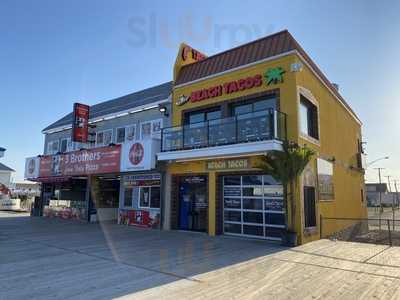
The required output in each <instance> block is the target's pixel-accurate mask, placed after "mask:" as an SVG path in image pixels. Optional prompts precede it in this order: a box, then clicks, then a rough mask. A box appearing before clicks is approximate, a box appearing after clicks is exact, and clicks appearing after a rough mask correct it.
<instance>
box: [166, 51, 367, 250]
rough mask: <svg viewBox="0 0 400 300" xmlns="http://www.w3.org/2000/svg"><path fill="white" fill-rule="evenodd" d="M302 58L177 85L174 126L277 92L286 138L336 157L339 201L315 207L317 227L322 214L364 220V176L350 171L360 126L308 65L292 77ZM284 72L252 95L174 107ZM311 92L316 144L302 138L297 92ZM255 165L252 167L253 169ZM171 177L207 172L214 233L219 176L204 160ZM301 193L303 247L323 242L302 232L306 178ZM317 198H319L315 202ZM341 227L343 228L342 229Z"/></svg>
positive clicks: (175, 167) (180, 166)
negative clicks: (195, 114)
mask: <svg viewBox="0 0 400 300" xmlns="http://www.w3.org/2000/svg"><path fill="white" fill-rule="evenodd" d="M298 61H299V57H297V56H296V55H295V54H291V55H288V56H284V57H281V58H279V59H275V60H273V61H266V62H262V63H258V64H256V65H253V66H250V67H247V68H244V69H240V70H236V71H233V72H228V73H226V74H223V75H221V76H216V77H213V78H209V79H207V80H202V81H199V82H195V83H192V84H189V85H184V86H180V87H179V86H178V87H175V88H174V90H173V95H172V98H173V100H172V101H173V113H172V124H173V126H178V125H181V124H182V122H183V120H182V116H183V114H182V112H183V111H184V110H189V109H194V108H201V107H203V106H209V105H211V104H213V103H218V102H220V101H226V100H229V99H236V98H238V97H242V96H247V95H252V94H256V93H259V92H264V91H268V90H274V89H279V93H280V111H282V112H284V113H286V114H287V129H288V132H287V134H288V139H289V140H292V141H296V142H298V143H299V144H307V145H308V146H309V147H311V148H313V149H315V150H316V151H317V153H318V154H317V157H318V156H319V157H323V158H325V159H326V158H332V157H335V159H336V162H335V163H334V175H333V180H334V188H335V199H333V201H330V202H323V201H319V202H317V205H316V209H317V223H318V226H319V215H320V214H322V215H323V216H326V217H365V216H366V203H365V201H364V202H361V196H360V194H361V192H360V189H361V188H364V179H363V178H364V177H363V174H362V173H361V172H360V171H357V170H354V169H351V168H350V166H355V165H356V153H357V138H360V139H361V126H360V124H359V123H357V122H356V120H355V119H354V117H352V116H351V115H350V114H349V112H348V111H346V109H345V108H344V107H343V106H342V105H341V104H340V103H339V102H338V100H337V99H335V97H334V96H333V95H332V93H331V92H330V91H329V90H328V89H327V88H326V87H325V86H324V85H323V84H322V82H321V81H320V80H319V79H318V78H317V77H316V76H315V75H314V74H313V73H312V72H311V70H310V69H308V67H307V66H304V67H303V69H302V70H301V71H300V72H291V71H290V65H291V64H292V63H294V62H298ZM275 67H282V68H283V69H284V70H285V71H286V73H285V74H284V82H283V83H278V84H271V85H266V84H265V81H264V82H263V84H262V85H261V86H259V87H255V88H252V89H249V90H244V91H239V92H236V93H233V94H225V93H223V94H222V96H219V97H215V98H210V99H206V100H203V101H199V102H194V103H192V102H187V103H185V104H183V105H181V106H178V105H177V104H176V102H177V100H178V98H179V97H180V96H181V95H186V96H189V95H190V94H191V92H192V91H195V90H200V89H203V88H209V87H211V86H214V85H219V84H221V83H224V82H229V81H232V80H237V79H240V78H245V77H248V76H254V75H256V74H264V73H265V71H266V70H267V69H269V68H275ZM298 87H302V88H304V89H306V90H308V91H309V92H310V93H311V94H312V95H313V96H314V98H315V99H316V101H317V102H318V106H319V116H320V120H319V127H320V141H319V144H318V145H316V144H314V143H311V142H310V141H309V140H306V139H303V138H302V137H301V136H300V134H299V116H298V111H299V88H298ZM253 165H254V164H253ZM310 168H311V169H312V170H313V172H314V175H315V176H317V174H316V169H317V166H316V157H315V158H314V159H313V161H312V162H311V164H310ZM168 170H169V172H170V173H171V174H191V173H192V174H193V173H204V174H205V173H208V175H209V186H208V187H209V194H208V196H209V224H208V225H209V234H212V235H213V234H215V205H216V203H215V201H216V174H215V172H208V171H207V170H206V168H205V162H204V161H197V162H181V163H171V164H169V166H168ZM298 183H299V184H298V190H297V192H296V200H297V212H296V216H297V218H296V219H297V226H296V227H297V232H298V237H299V241H300V243H305V242H308V241H311V240H314V239H318V238H319V229H318V228H316V229H315V230H314V231H308V230H307V231H306V230H305V229H304V222H303V220H302V216H303V204H302V201H303V199H302V197H303V196H302V186H301V183H302V179H299V181H298ZM317 199H318V197H317ZM327 226H328V227H329V226H331V227H332V228H327V227H326V228H325V229H329V230H334V229H337V227H338V225H337V224H334V225H332V224H328V225H327ZM339 226H340V225H339Z"/></svg>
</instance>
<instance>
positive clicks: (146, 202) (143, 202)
mask: <svg viewBox="0 0 400 300" xmlns="http://www.w3.org/2000/svg"><path fill="white" fill-rule="evenodd" d="M139 207H141V208H160V187H159V186H142V187H140V192H139Z"/></svg>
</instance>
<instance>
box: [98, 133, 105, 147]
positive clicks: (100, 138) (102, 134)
mask: <svg viewBox="0 0 400 300" xmlns="http://www.w3.org/2000/svg"><path fill="white" fill-rule="evenodd" d="M103 144H104V133H103V132H98V133H97V134H96V145H98V146H102V145H103Z"/></svg>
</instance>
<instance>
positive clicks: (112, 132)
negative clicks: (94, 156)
mask: <svg viewBox="0 0 400 300" xmlns="http://www.w3.org/2000/svg"><path fill="white" fill-rule="evenodd" d="M110 131H111V141H110V143H112V142H113V135H114V130H112V129H105V130H100V131H97V132H96V147H102V146H108V144H105V143H104V133H105V132H110ZM100 133H103V143H102V144H99V143H98V142H97V136H98V135H99V134H100Z"/></svg>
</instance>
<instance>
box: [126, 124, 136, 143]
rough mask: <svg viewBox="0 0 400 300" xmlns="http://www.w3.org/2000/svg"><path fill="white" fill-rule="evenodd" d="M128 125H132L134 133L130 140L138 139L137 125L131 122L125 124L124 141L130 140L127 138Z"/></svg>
mask: <svg viewBox="0 0 400 300" xmlns="http://www.w3.org/2000/svg"><path fill="white" fill-rule="evenodd" d="M129 127H133V128H135V129H134V131H135V134H134V136H133V139H132V141H136V140H137V139H138V132H137V126H136V124H132V125H127V126H125V141H126V142H128V141H131V140H128V134H127V133H128V128H129Z"/></svg>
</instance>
